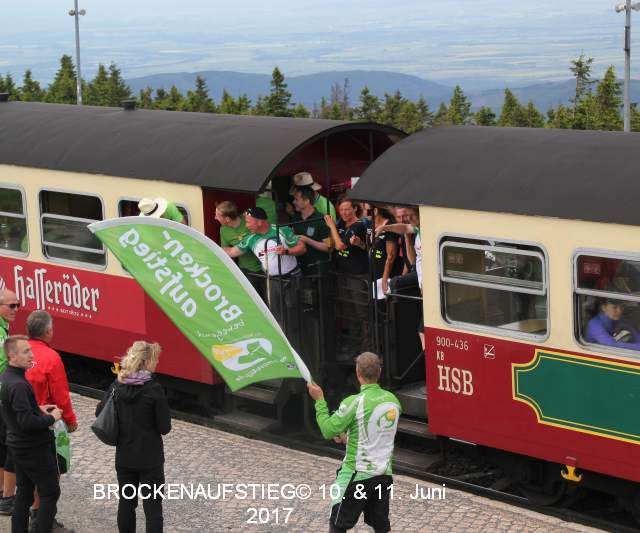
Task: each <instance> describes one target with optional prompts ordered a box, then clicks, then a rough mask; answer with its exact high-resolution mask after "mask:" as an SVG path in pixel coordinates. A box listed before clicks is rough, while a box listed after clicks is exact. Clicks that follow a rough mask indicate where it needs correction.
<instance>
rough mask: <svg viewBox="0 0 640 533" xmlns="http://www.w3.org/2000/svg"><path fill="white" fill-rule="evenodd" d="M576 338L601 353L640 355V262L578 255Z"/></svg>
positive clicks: (619, 256)
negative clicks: (612, 352)
mask: <svg viewBox="0 0 640 533" xmlns="http://www.w3.org/2000/svg"><path fill="white" fill-rule="evenodd" d="M573 291H574V308H575V316H576V320H575V326H576V328H575V329H576V331H575V333H576V338H577V340H578V341H579V342H580V343H582V344H585V345H588V346H591V347H594V349H597V350H598V351H605V352H609V351H614V352H618V351H619V352H620V353H628V354H633V355H636V356H637V355H640V354H639V353H638V352H640V333H639V332H640V259H639V258H629V257H626V258H625V257H624V256H622V255H613V254H597V255H596V254H594V255H591V254H576V256H575V259H574V289H573Z"/></svg>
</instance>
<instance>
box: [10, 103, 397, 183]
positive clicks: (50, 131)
mask: <svg viewBox="0 0 640 533" xmlns="http://www.w3.org/2000/svg"><path fill="white" fill-rule="evenodd" d="M355 130H360V131H362V130H365V131H378V132H382V133H385V134H391V135H400V136H404V134H403V133H402V132H400V131H399V130H396V129H395V128H391V127H387V126H382V125H377V124H371V123H353V122H344V121H337V120H318V119H297V118H296V119H294V118H276V117H258V116H237V115H218V114H209V113H185V112H181V113H178V112H173V111H149V110H144V109H137V110H124V109H121V108H110V107H92V106H75V105H62V104H44V103H31V102H0V164H8V165H19V166H28V167H37V168H46V169H52V170H66V171H74V172H87V173H90V174H104V175H110V176H122V177H131V178H142V179H145V178H147V179H160V180H165V181H171V182H175V183H185V184H192V185H200V186H207V187H214V188H217V189H229V190H235V191H243V192H256V191H258V190H260V189H261V188H262V186H263V184H264V183H265V182H266V181H267V179H270V178H271V177H273V176H274V175H276V172H277V169H278V166H279V165H280V164H281V163H283V161H284V160H285V159H286V157H287V156H288V155H289V154H291V153H292V152H293V151H295V150H296V148H300V147H302V146H306V145H308V144H310V143H312V142H313V141H315V140H317V139H319V138H322V137H325V136H328V135H330V134H334V133H339V132H349V131H355Z"/></svg>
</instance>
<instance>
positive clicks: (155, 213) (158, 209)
mask: <svg viewBox="0 0 640 533" xmlns="http://www.w3.org/2000/svg"><path fill="white" fill-rule="evenodd" d="M138 209H140V216H141V217H152V218H166V219H167V220H173V221H174V222H180V223H182V224H184V223H185V220H184V217H183V216H182V213H181V212H180V210H179V209H178V207H177V206H176V204H174V203H173V202H169V201H168V200H166V199H165V198H156V199H155V200H152V199H151V198H142V199H141V200H140V201H139V202H138Z"/></svg>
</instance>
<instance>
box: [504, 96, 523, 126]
mask: <svg viewBox="0 0 640 533" xmlns="http://www.w3.org/2000/svg"><path fill="white" fill-rule="evenodd" d="M526 125H527V122H526V116H525V110H524V108H523V107H522V105H521V104H520V102H519V101H518V99H517V98H516V95H515V94H513V93H512V92H511V90H509V89H505V90H504V103H503V104H502V111H501V112H500V118H499V119H498V126H502V127H518V126H526Z"/></svg>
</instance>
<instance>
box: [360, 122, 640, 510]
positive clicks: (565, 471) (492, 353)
mask: <svg viewBox="0 0 640 533" xmlns="http://www.w3.org/2000/svg"><path fill="white" fill-rule="evenodd" d="M638 146H640V134H636V133H631V134H625V133H613V132H580V131H566V130H547V129H524V128H522V129H516V128H486V127H451V128H436V129H431V130H426V131H424V132H422V133H419V134H415V135H412V136H411V137H409V138H407V139H405V140H404V141H402V142H401V143H398V144H397V145H396V146H394V147H393V148H392V149H390V150H388V151H387V152H386V153H385V154H383V155H382V156H381V157H380V158H379V159H378V160H377V161H376V162H374V164H373V165H371V166H370V167H369V169H368V170H367V171H366V172H365V174H364V176H363V180H362V181H361V183H359V184H358V185H357V187H356V188H355V190H354V191H353V195H354V196H356V197H357V198H362V199H367V200H370V201H374V202H375V201H380V202H385V203H392V204H413V205H416V204H419V205H420V221H421V223H420V227H421V242H422V254H423V300H424V332H425V336H426V383H427V387H426V389H427V393H426V401H428V423H429V430H430V432H431V433H434V434H436V435H440V436H443V437H448V438H451V439H456V440H459V441H464V442H467V443H471V444H473V445H477V446H478V447H483V448H485V449H487V450H491V453H492V455H493V457H494V458H495V459H496V460H499V461H501V462H502V464H504V465H505V466H507V468H509V469H511V471H512V472H513V474H514V476H516V477H517V480H518V482H519V484H520V486H521V487H522V489H523V492H524V493H525V494H526V495H528V496H529V497H531V498H532V499H535V500H536V501H539V502H543V503H552V502H554V501H556V500H558V499H559V498H560V497H561V496H562V495H563V494H564V493H565V492H566V491H567V490H568V489H571V487H575V486H592V487H598V488H601V489H605V490H607V491H611V492H613V493H615V494H618V495H619V496H622V497H624V498H625V499H626V501H628V502H629V501H630V502H635V503H634V507H635V510H636V511H637V510H638V509H639V508H640V497H639V496H640V492H639V490H638V487H639V486H638V484H637V483H638V481H640V417H639V416H638V409H639V407H640V333H639V332H640V208H639V207H638V202H639V200H640V180H639V179H638V176H640V152H639V151H638V150H637V147H638Z"/></svg>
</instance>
